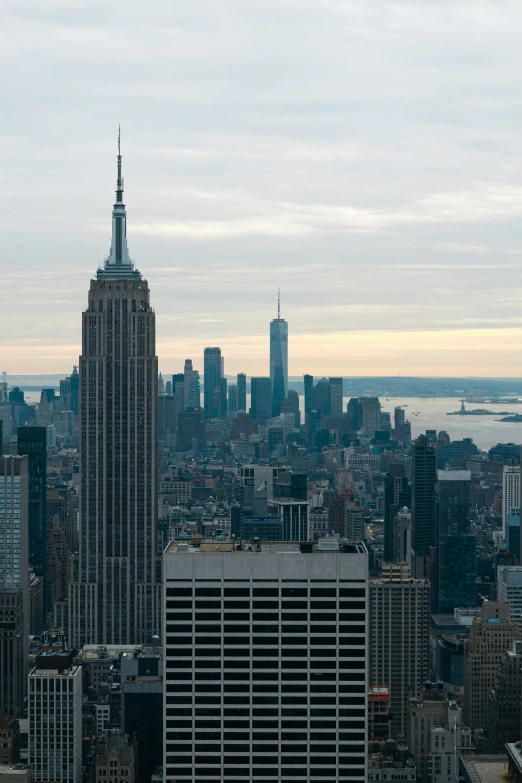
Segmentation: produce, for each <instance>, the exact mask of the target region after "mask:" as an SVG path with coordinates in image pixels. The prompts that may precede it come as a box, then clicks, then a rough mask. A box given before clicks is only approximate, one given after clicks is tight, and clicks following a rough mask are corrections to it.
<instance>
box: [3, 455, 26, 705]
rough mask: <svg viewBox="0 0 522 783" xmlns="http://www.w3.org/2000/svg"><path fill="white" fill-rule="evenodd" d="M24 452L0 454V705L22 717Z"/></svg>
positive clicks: (24, 615) (24, 578) (24, 545)
mask: <svg viewBox="0 0 522 783" xmlns="http://www.w3.org/2000/svg"><path fill="white" fill-rule="evenodd" d="M28 484H29V478H28V458H27V457H26V456H23V457H1V456H0V709H4V710H5V711H6V712H8V713H9V714H10V715H13V716H14V717H16V718H20V717H22V711H23V707H24V698H25V693H26V686H27V656H28V642H29V565H28V557H27V538H28Z"/></svg>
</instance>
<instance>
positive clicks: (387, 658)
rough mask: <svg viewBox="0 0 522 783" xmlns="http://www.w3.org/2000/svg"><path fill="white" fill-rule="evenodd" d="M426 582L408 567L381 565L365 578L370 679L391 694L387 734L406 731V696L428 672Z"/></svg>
mask: <svg viewBox="0 0 522 783" xmlns="http://www.w3.org/2000/svg"><path fill="white" fill-rule="evenodd" d="M429 620H430V584H429V582H427V581H425V580H422V579H412V578H411V576H410V571H409V568H408V567H407V566H406V565H405V564H404V563H403V564H400V565H393V564H385V565H383V572H382V578H381V579H373V580H371V581H370V670H369V677H370V680H369V684H370V685H380V684H382V683H386V684H387V685H388V686H389V688H390V693H391V706H390V710H391V714H392V721H391V734H392V737H403V736H407V734H408V708H409V699H410V697H411V696H418V695H419V694H420V692H421V690H422V686H423V684H424V682H425V680H426V678H427V676H428V674H429V663H430V661H429Z"/></svg>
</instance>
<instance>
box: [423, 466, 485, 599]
mask: <svg viewBox="0 0 522 783" xmlns="http://www.w3.org/2000/svg"><path fill="white" fill-rule="evenodd" d="M435 505H436V527H437V551H436V553H434V558H433V566H434V570H435V571H436V576H435V578H434V579H433V584H434V585H436V589H437V595H436V596H433V595H432V609H434V610H435V611H436V612H440V613H450V614H451V613H452V612H453V610H454V609H455V608H456V607H474V606H475V605H476V602H477V598H476V594H477V585H476V582H477V566H476V549H477V539H476V537H475V536H474V535H473V534H472V533H471V532H470V520H471V473H470V472H469V471H467V470H439V471H438V473H437V484H436V487H435ZM433 598H435V601H433Z"/></svg>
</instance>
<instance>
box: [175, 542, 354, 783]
mask: <svg viewBox="0 0 522 783" xmlns="http://www.w3.org/2000/svg"><path fill="white" fill-rule="evenodd" d="M328 543H329V545H330V546H329V548H328V549H325V550H322V549H321V545H320V544H318V545H312V544H311V543H303V544H301V545H299V544H259V545H257V546H255V545H254V546H255V549H256V551H252V550H251V549H250V548H249V549H248V550H246V551H245V550H244V549H243V550H240V549H239V548H237V547H235V548H234V545H232V544H225V543H223V544H216V543H215V542H212V543H208V544H205V543H203V544H202V545H201V547H200V548H195V547H194V548H193V547H189V546H188V545H187V544H182V543H176V542H172V543H171V544H170V545H169V548H168V549H167V551H166V553H165V555H164V563H163V586H164V590H163V595H164V605H163V612H162V617H163V638H164V640H165V650H166V660H165V662H166V666H165V685H164V688H165V691H164V746H165V750H164V759H163V763H164V780H165V781H173V780H175V781H176V782H177V783H189V781H191V783H192V781H203V780H208V779H210V778H212V779H215V780H219V781H224V782H226V783H228V781H230V782H232V781H234V782H235V783H247V781H248V782H250V781H252V780H257V779H263V780H264V781H267V782H268V781H289V780H291V781H294V780H295V781H303V783H304V781H322V783H338V782H339V781H345V780H350V781H357V782H358V783H363V781H366V740H367V698H366V693H367V685H368V683H367V671H366V668H367V663H366V660H367V623H366V611H367V592H368V587H367V581H368V576H367V574H368V555H367V553H366V550H365V548H364V546H363V545H360V544H357V545H351V546H347V547H346V550H347V551H344V550H343V551H341V550H339V549H338V548H337V550H336V551H335V550H332V549H331V548H330V547H331V542H328Z"/></svg>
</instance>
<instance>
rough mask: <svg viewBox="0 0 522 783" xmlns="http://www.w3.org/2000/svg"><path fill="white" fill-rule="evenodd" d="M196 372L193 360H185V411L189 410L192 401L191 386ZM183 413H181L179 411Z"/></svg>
mask: <svg viewBox="0 0 522 783" xmlns="http://www.w3.org/2000/svg"><path fill="white" fill-rule="evenodd" d="M193 372H194V370H193V368H192V359H185V366H184V368H183V387H184V388H183V391H184V396H185V399H184V405H183V410H186V408H189V407H190V405H189V401H190V385H191V382H192V373H193ZM179 413H181V411H179Z"/></svg>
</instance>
